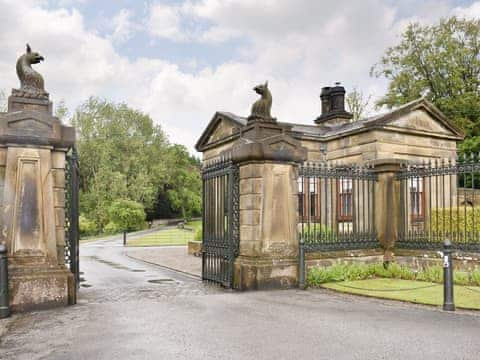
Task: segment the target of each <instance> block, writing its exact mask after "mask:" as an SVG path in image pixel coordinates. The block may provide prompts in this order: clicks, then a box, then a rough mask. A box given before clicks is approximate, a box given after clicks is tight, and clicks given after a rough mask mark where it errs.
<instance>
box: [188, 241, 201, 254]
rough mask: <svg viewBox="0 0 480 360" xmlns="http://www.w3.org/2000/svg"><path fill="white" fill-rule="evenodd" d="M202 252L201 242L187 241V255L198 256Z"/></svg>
mask: <svg viewBox="0 0 480 360" xmlns="http://www.w3.org/2000/svg"><path fill="white" fill-rule="evenodd" d="M201 254H202V242H201V241H195V240H190V241H189V242H188V255H195V256H200V255H201Z"/></svg>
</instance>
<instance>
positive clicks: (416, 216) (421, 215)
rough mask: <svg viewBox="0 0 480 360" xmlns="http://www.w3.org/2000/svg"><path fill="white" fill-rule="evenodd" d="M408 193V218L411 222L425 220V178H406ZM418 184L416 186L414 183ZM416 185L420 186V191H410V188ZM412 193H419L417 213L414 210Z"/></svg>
mask: <svg viewBox="0 0 480 360" xmlns="http://www.w3.org/2000/svg"><path fill="white" fill-rule="evenodd" d="M408 181H409V182H408V193H409V195H410V196H409V203H410V206H409V212H410V220H411V222H412V223H418V222H423V221H425V178H424V177H414V178H409V180H408ZM416 184H418V186H417V185H416ZM415 186H417V187H418V188H420V191H418V189H417V191H412V189H414V188H415ZM414 194H420V195H419V196H418V204H419V208H418V210H419V211H418V213H415V212H414V210H415V208H414V202H413V197H414Z"/></svg>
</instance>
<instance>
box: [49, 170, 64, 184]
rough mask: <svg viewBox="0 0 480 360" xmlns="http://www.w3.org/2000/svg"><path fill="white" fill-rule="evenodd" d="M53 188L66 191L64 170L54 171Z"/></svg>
mask: <svg viewBox="0 0 480 360" xmlns="http://www.w3.org/2000/svg"><path fill="white" fill-rule="evenodd" d="M52 176H53V186H54V187H56V188H60V189H65V170H64V169H53V170H52Z"/></svg>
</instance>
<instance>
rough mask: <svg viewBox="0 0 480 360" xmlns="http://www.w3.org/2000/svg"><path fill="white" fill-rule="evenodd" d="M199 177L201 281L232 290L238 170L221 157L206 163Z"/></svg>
mask: <svg viewBox="0 0 480 360" xmlns="http://www.w3.org/2000/svg"><path fill="white" fill-rule="evenodd" d="M202 178H203V217H202V218H203V227H202V228H203V244H202V279H203V280H206V281H212V282H215V283H218V284H221V285H222V286H224V287H227V288H232V287H233V262H234V260H235V258H236V257H237V256H238V249H239V239H240V224H239V217H240V214H239V199H240V193H239V169H238V166H236V165H235V164H233V162H232V161H231V160H230V159H229V158H225V157H222V158H220V159H217V160H215V161H213V162H210V163H207V164H206V166H205V167H204V169H203V174H202Z"/></svg>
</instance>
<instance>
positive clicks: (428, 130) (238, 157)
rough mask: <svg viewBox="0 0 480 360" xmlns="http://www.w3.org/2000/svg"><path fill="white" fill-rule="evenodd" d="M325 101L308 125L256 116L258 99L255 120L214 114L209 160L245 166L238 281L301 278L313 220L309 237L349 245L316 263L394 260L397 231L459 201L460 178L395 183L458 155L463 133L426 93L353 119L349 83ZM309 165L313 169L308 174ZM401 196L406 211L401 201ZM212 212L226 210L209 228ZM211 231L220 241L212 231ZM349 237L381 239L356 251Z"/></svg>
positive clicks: (206, 150)
mask: <svg viewBox="0 0 480 360" xmlns="http://www.w3.org/2000/svg"><path fill="white" fill-rule="evenodd" d="M267 86H268V85H267V84H265V85H264V86H263V87H264V88H266V87H267ZM260 87H262V86H260ZM258 88H259V87H256V88H255V91H257V89H258ZM260 90H262V89H260ZM257 92H258V93H259V94H260V95H261V96H262V98H261V99H260V100H259V101H257V103H259V102H261V101H264V102H265V101H266V104H267V105H270V106H271V94H269V91H268V90H267V95H265V94H264V93H263V92H261V91H257ZM320 98H321V109H322V110H321V114H320V116H318V117H316V118H315V115H314V114H312V121H311V124H297V123H295V122H287V121H285V122H284V121H277V120H276V119H275V118H273V117H271V115H270V114H269V109H268V111H266V112H265V114H264V115H262V114H260V115H258V114H257V113H255V112H256V111H257V109H256V108H259V106H257V103H256V104H254V106H253V107H252V115H250V116H249V117H242V116H238V115H235V114H232V113H229V112H217V113H215V114H214V116H213V118H212V119H211V121H210V122H209V124H208V125H207V127H206V129H205V131H204V132H203V134H202V135H201V137H200V139H199V140H198V142H197V144H196V149H197V150H198V151H199V152H202V153H203V160H204V163H205V164H206V165H207V167H208V164H215V163H218V162H219V161H220V162H221V159H225V157H228V158H231V159H232V161H233V163H235V164H237V166H238V167H239V220H238V221H239V236H238V237H239V240H238V243H239V244H238V248H239V249H238V253H236V255H235V260H234V265H233V270H232V272H233V274H232V277H233V283H234V285H233V287H236V288H240V289H249V288H254V289H258V288H268V287H288V286H294V285H295V284H297V282H298V242H299V237H302V236H303V235H302V233H301V231H300V230H299V229H300V227H301V228H302V231H304V226H306V227H308V234H310V235H308V234H307V235H308V236H311V234H313V233H314V235H313V236H314V238H315V242H322V241H324V240H325V239H326V240H328V241H329V242H330V245H331V244H332V243H340V242H342V241H343V242H345V243H347V244H348V245H347V246H346V247H344V249H345V250H348V252H347V253H345V252H341V253H332V252H331V251H329V252H325V251H324V252H320V253H312V254H309V256H307V260H308V261H307V263H309V264H313V263H315V262H317V263H318V261H319V259H325V258H339V257H351V256H363V257H365V256H366V255H368V256H370V257H372V256H373V257H376V258H377V259H382V258H383V259H384V260H387V261H389V260H391V258H392V255H393V252H394V250H395V242H396V241H397V239H399V237H400V238H408V231H411V229H417V228H419V227H430V228H431V226H432V225H431V224H432V214H434V212H433V210H431V209H433V206H430V207H428V206H427V204H432V203H438V202H439V201H440V203H441V204H440V205H441V206H437V207H442V208H448V207H451V206H453V204H454V203H455V201H457V200H456V199H457V187H456V186H457V183H456V181H454V179H455V180H456V177H455V178H454V177H451V176H450V177H447V178H445V179H443V180H442V182H441V184H440V183H439V182H438V181H437V182H435V181H434V182H432V180H431V179H430V178H428V177H426V176H424V177H418V176H417V177H410V178H409V179H408V182H405V184H406V185H405V193H402V191H403V190H402V189H403V188H401V186H403V185H401V184H400V182H398V181H395V179H396V176H397V173H398V171H399V170H400V167H401V166H402V164H403V165H406V164H410V163H418V162H426V161H435V160H437V161H440V160H441V159H455V157H456V152H457V142H459V141H461V140H463V137H464V135H463V132H462V131H461V130H460V129H459V128H457V127H456V126H455V125H454V124H453V123H452V122H450V121H449V120H448V119H447V118H446V117H445V116H444V115H443V114H442V113H441V112H440V111H439V110H438V109H437V108H436V107H435V106H434V105H433V104H432V103H430V102H429V101H427V100H426V99H424V98H420V99H418V100H415V101H412V102H410V103H407V104H405V105H403V106H401V107H399V108H397V109H394V110H392V111H389V112H386V113H383V114H380V115H375V116H372V117H368V118H364V119H360V120H358V121H352V115H351V114H350V113H348V112H347V111H346V110H345V89H344V88H343V87H342V86H340V85H338V84H336V85H335V86H334V87H324V88H323V89H322V92H321V96H320ZM268 101H269V103H268ZM261 106H263V104H260V108H261ZM261 109H262V108H261ZM288 120H295V119H288ZM453 161H455V160H453ZM307 163H317V164H318V163H320V164H330V165H327V167H326V168H325V169H324V170H322V169H321V168H315V166H314V167H313V168H311V169H310V170H311V171H310V170H309V171H310V172H308V171H307V170H308V169H307V170H305V169H303V170H302V168H303V167H304V164H307ZM347 165H348V166H352V165H353V166H354V168H352V169H351V172H345V171H346V170H345V171H344V170H342V169H341V167H342V166H347ZM355 166H356V167H355ZM367 168H368V169H372V171H371V172H374V173H375V181H374V182H372V183H370V182H369V180H368V181H367V180H365V179H367V177H365V176H363V175H362V174H363V173H362V171H364V170H362V169H367ZM312 169H313V170H312ZM315 169H316V170H315ZM338 169H340V170H338ZM299 170H300V173H299ZM333 170H335V171H333ZM305 171H307V172H306V173H307V174H310V175H302V174H304V172H305ZM349 171H350V170H349ZM365 171H366V170H365ZM369 173H370V170H369ZM299 174H300V175H301V176H299ZM312 174H316V175H312ZM332 174H333V175H332ZM352 174H356V175H352ZM365 174H366V173H365ZM429 176H430V175H429ZM372 179H373V178H372ZM205 189H206V188H205V187H204V192H205ZM445 194H446V195H445ZM220 200H221V201H223V200H224V198H223V197H218V196H217V197H216V195H214V196H213V197H210V198H208V196H207V200H205V198H204V204H205V203H207V204H209V203H210V202H212V201H213V202H218V201H220ZM403 203H404V204H405V208H407V210H406V213H408V215H404V214H403V213H402V210H401V206H399V205H401V204H403ZM207 208H208V207H207ZM223 211H224V210H223V209H222V210H221V211H220V212H221V213H222V214H223ZM211 214H214V215H215V216H220V217H221V216H223V215H219V210H218V207H217V210H216V211H213V212H211V213H210V215H209V213H208V211H207V213H206V216H204V218H205V220H204V221H206V224H207V228H208V221H209V217H210V218H212V216H211ZM219 221H220V220H219ZM219 221H217V222H219ZM221 223H222V224H223V223H224V220H221ZM215 226H216V225H214V227H215ZM402 226H403V227H402ZM220 227H221V228H223V225H220ZM402 229H404V230H402ZM405 229H409V230H408V231H407V230H405ZM222 231H223V230H222ZM402 231H403V233H402ZM303 234H305V233H303ZM308 236H306V238H308ZM207 238H208V234H207ZM212 238H215V239H217V240H218V236H217V235H216V232H215V231H214V232H213V233H212ZM367 238H368V239H367ZM345 239H346V240H345ZM352 239H356V240H355V241H360V242H362V241H366V240H368V241H370V240H375V241H377V240H378V241H379V246H375V245H373V246H371V249H368V250H369V251H365V250H366V249H365V248H362V249H363V251H361V252H359V251H358V249H360V247H358V246H357V245H358V244H357V245H355V244H354V242H352V241H353V240H352ZM217 240H215V241H217ZM344 240H345V241H344ZM204 244H205V234H204ZM372 244H373V242H372ZM207 245H208V241H207ZM351 245H354V246H351ZM349 246H350V247H349ZM331 249H332V250H337V249H336V247H335V246H334V247H331ZM350 250H351V251H350ZM395 253H396V255H400V252H398V251H397V252H395ZM307 265H308V264H307Z"/></svg>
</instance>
